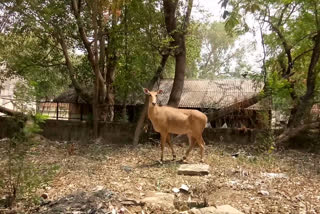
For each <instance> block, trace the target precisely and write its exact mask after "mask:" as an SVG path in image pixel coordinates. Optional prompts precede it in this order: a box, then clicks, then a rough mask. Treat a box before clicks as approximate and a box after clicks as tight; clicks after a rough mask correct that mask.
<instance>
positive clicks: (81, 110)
mask: <svg viewBox="0 0 320 214" xmlns="http://www.w3.org/2000/svg"><path fill="white" fill-rule="evenodd" d="M80 120H81V121H82V120H83V104H80Z"/></svg>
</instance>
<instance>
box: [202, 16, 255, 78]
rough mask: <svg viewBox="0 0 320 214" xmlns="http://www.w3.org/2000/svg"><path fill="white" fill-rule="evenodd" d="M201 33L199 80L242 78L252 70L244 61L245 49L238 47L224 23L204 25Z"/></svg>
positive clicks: (234, 37)
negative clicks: (219, 77)
mask: <svg viewBox="0 0 320 214" xmlns="http://www.w3.org/2000/svg"><path fill="white" fill-rule="evenodd" d="M200 32H201V34H203V35H202V37H203V41H202V54H201V56H202V57H201V60H200V62H199V75H198V76H199V78H206V79H213V78H216V77H217V76H234V77H240V76H241V74H244V73H246V74H247V73H249V72H250V70H251V68H250V66H248V64H247V63H246V62H245V61H244V56H245V54H244V53H245V50H244V48H240V47H236V45H235V41H236V39H237V37H236V36H230V35H229V34H228V33H227V31H226V30H225V27H224V23H222V22H213V23H210V24H208V23H204V24H202V26H201V29H200Z"/></svg>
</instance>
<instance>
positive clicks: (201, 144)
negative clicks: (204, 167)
mask: <svg viewBox="0 0 320 214" xmlns="http://www.w3.org/2000/svg"><path fill="white" fill-rule="evenodd" d="M188 139H189V148H188V150H187V152H186V154H185V156H184V157H183V161H186V160H187V158H188V156H189V153H190V152H191V150H192V149H193V148H194V146H195V142H197V143H198V145H199V147H200V156H201V162H202V163H203V162H204V160H203V154H204V145H205V142H204V140H203V138H202V136H201V135H200V136H197V137H196V138H195V137H193V136H191V135H188Z"/></svg>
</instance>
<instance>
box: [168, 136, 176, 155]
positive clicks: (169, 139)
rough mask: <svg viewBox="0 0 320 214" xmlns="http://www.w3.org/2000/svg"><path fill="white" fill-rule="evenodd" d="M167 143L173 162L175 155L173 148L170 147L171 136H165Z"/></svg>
mask: <svg viewBox="0 0 320 214" xmlns="http://www.w3.org/2000/svg"><path fill="white" fill-rule="evenodd" d="M167 143H168V146H169V147H170V149H171V152H172V160H173V161H174V160H175V159H176V154H175V152H174V150H173V146H172V143H171V136H170V134H168V135H167Z"/></svg>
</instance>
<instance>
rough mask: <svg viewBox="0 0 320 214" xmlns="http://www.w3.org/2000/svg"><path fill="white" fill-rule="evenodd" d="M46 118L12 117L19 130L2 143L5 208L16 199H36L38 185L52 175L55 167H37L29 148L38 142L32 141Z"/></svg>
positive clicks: (48, 179) (1, 185)
mask: <svg viewBox="0 0 320 214" xmlns="http://www.w3.org/2000/svg"><path fill="white" fill-rule="evenodd" d="M44 120H45V117H43V116H42V115H35V116H31V115H28V116H27V120H26V118H15V120H12V121H14V122H15V123H18V124H20V125H18V126H20V129H19V130H18V131H17V132H16V133H15V134H14V136H13V137H12V138H11V139H7V141H6V142H5V144H6V147H7V150H6V154H5V156H4V157H3V158H4V160H6V164H5V166H4V167H5V170H4V171H5V173H4V174H3V175H2V178H3V182H2V183H0V188H2V191H3V192H4V193H5V194H6V200H5V204H4V206H5V207H12V206H14V205H15V203H16V201H18V200H26V201H28V202H30V203H35V202H38V201H39V196H37V195H36V194H35V193H36V191H37V190H38V188H39V187H43V186H44V185H46V184H47V183H48V182H49V181H50V180H51V179H52V177H53V176H54V175H55V171H56V170H57V169H58V168H57V166H50V167H45V168H42V167H39V166H38V165H37V163H34V162H32V161H30V156H32V154H31V151H32V148H33V147H34V146H35V145H37V144H38V143H39V142H37V140H34V139H35V138H34V136H35V134H36V133H38V132H40V131H41V128H40V126H39V125H40V124H41V123H43V122H44Z"/></svg>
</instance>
